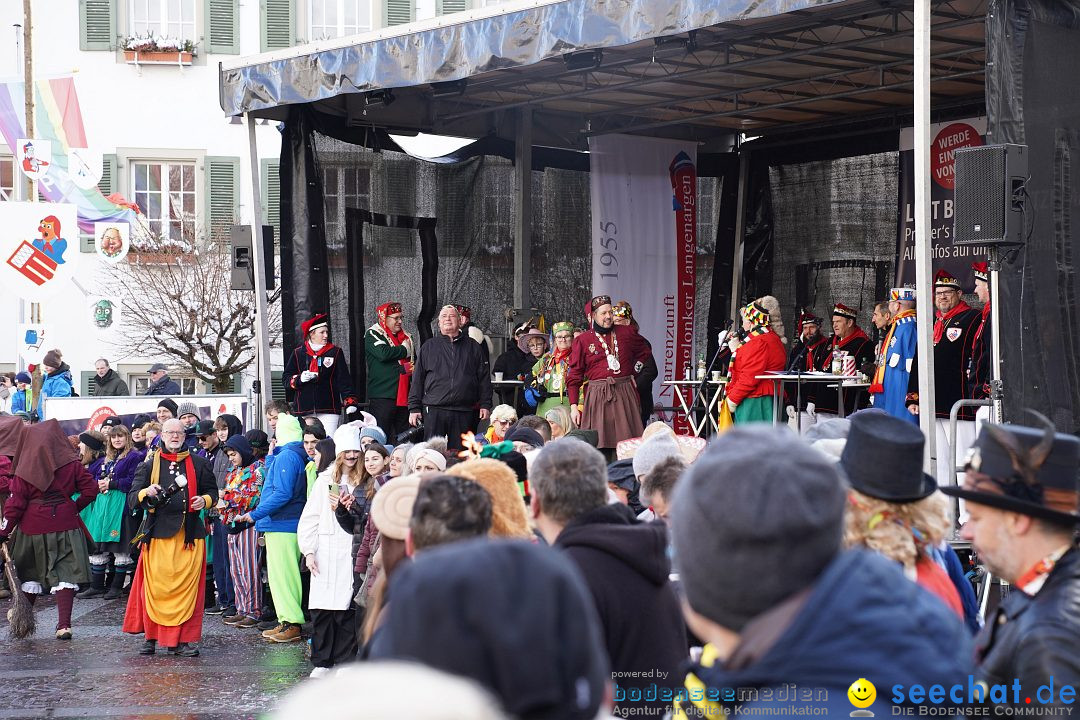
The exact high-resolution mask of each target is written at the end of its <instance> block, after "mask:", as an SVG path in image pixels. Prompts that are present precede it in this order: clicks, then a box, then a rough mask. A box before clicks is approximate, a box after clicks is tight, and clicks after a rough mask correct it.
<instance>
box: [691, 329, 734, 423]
mask: <svg viewBox="0 0 1080 720" xmlns="http://www.w3.org/2000/svg"><path fill="white" fill-rule="evenodd" d="M730 329H731V325H730V324H729V325H728V326H727V327H725V328H724V332H728V331H729V330H730ZM728 340H730V335H729V336H728V337H726V338H724V342H723V343H721V344H720V345H717V347H716V352H714V353H713V356H712V359H711V360H710V361H709V365H708V367H706V368H705V377H703V378H701V380H700V382H699V383H698V387H697V390H696V391H695V393H694V399H695V400H698V399H700V400H701V407H702V408H703V409H704V410H705V416H706V417H705V420H706V422H705V425H703V426H702V430H708V429H709V423H708V420H709V419H710V417H711V416H710V415H709V396H708V392H709V378H710V377H712V371H713V368H714V367H715V366H716V361H717V360H719V359H720V356H721V355H722V354H724V352H725V351H726V352H727V353H728V354H729V355H730V354H731V351H730V350H729V349H728V345H727V341H728ZM724 398H725V399H726V398H727V391H726V389H725V392H724ZM717 413H718V414H719V408H718V409H717ZM709 434H711V433H709Z"/></svg>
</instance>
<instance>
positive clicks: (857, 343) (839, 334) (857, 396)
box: [817, 303, 874, 420]
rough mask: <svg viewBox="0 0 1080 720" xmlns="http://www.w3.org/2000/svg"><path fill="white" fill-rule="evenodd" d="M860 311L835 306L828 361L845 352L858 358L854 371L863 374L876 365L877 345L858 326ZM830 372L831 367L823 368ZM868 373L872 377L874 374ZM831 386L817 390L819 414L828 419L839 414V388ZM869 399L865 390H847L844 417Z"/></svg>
mask: <svg viewBox="0 0 1080 720" xmlns="http://www.w3.org/2000/svg"><path fill="white" fill-rule="evenodd" d="M858 318H859V315H858V312H857V311H856V310H855V308H851V307H848V306H847V305H844V304H843V303H836V304H835V305H834V306H833V311H832V330H833V337H832V342H831V343H830V344H829V354H828V356H829V361H830V362H831V361H832V358H833V355H834V353H837V352H846V353H847V354H848V355H850V356H851V357H853V358H855V372H857V373H858V372H863V368H867V369H871V368H872V366H873V364H874V343H873V341H871V340H870V337H869V336H868V335H867V334H866V331H865V330H863V329H862V328H861V327H859V323H858ZM822 369H823V370H825V371H826V372H829V368H822ZM868 374H873V372H872V371H871V372H870V373H868ZM828 385H829V384H828V383H821V386H820V387H819V388H818V390H817V411H818V412H819V413H823V414H824V416H825V417H822V418H821V419H822V420H827V419H829V418H830V417H832V416H835V415H838V414H839V409H840V407H839V406H840V399H839V396H838V393H837V391H836V388H831V387H829V386H828ZM869 404H870V396H869V395H867V394H866V392H865V391H863V390H848V391H846V392H845V393H844V415H850V414H852V413H853V412H855V411H856V410H858V409H860V408H864V407H867V406H869Z"/></svg>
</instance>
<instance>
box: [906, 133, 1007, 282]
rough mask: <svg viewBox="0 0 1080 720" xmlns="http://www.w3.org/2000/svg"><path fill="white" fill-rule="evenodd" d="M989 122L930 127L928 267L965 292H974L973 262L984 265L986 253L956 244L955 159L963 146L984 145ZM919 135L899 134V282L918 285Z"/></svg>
mask: <svg viewBox="0 0 1080 720" xmlns="http://www.w3.org/2000/svg"><path fill="white" fill-rule="evenodd" d="M985 136H986V118H973V119H970V120H957V121H956V122H950V123H939V124H937V125H931V126H930V141H931V142H930V240H931V245H930V263H931V266H932V268H933V270H934V271H936V270H937V269H938V268H945V269H946V270H948V271H949V272H950V273H951V274H952V276H953V277H955V278H957V279H958V280H960V284H961V285H963V287H964V291H965V292H972V291H973V290H974V288H975V276H974V275H972V272H971V263H973V262H982V261H984V260H986V248H983V247H975V246H969V245H953V189H954V185H955V181H956V177H955V175H954V167H955V165H954V162H953V155H954V153H955V152H956V151H957V150H958V149H960V148H965V147H978V146H980V145H983V144H984V141H985ZM914 147H915V131H914V130H913V129H912V128H904V129H902V130H901V131H900V188H899V192H900V208H899V218H898V222H897V237H896V278H897V282H898V284H900V285H914V284H915V150H914Z"/></svg>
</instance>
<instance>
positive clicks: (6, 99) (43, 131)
mask: <svg viewBox="0 0 1080 720" xmlns="http://www.w3.org/2000/svg"><path fill="white" fill-rule="evenodd" d="M24 87H25V84H24V83H21V82H8V83H0V134H2V135H3V137H4V142H6V143H7V146H8V147H9V148H11V152H12V154H13V155H16V157H17V156H18V152H17V149H16V145H17V143H18V140H19V139H20V138H25V137H26V123H25V115H26V111H25V101H24V92H23V90H24ZM33 139H35V140H49V141H51V142H52V155H53V156H52V166H51V167H50V169H49V172H48V174H47V176H46V177H45V178H43V179H42V180H39V181H38V190H39V192H40V193H41V196H42V197H44V198H45V199H46V200H48V201H49V202H56V203H71V204H73V205H75V206H76V207H77V208H78V211H79V229H80V230H81V231H83V232H85V233H90V234H93V232H94V223H95V222H126V223H130V224H131V225H132V228H133V229H134V228H135V227H136V220H135V218H136V216H135V213H134V212H133V211H132V210H130V209H129V208H126V207H123V206H121V205H117V204H116V203H114V202H112V201H111V200H109V199H108V198H106V197H105V196H104V195H103V194H102V192H101V190H99V189H98V188H97V187H92V188H90V189H89V190H83V189H82V188H80V187H78V186H77V185H76V184H75V183H74V182H73V181H72V180H71V178H70V176H69V175H68V151H69V150H71V149H72V148H85V147H87V145H86V129H85V128H84V127H83V119H82V110H81V109H80V107H79V94H78V93H77V92H76V90H75V78H73V77H60V78H52V79H47V80H36V81H35V82H34V138H33ZM15 177H16V178H21V177H22V175H21V173H20V172H19V170H18V168H15Z"/></svg>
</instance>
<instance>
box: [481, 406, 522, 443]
mask: <svg viewBox="0 0 1080 720" xmlns="http://www.w3.org/2000/svg"><path fill="white" fill-rule="evenodd" d="M517 419H518V416H517V410H515V409H514V408H512V407H510V406H509V405H496V406H495V409H494V410H492V411H491V419H490V424H489V425H488V429H487V430H486V431H484V437H485V438H487V441H488V442H489V443H497V442H502V440H503V438H504V437H506V431H507V430H509V429H510V426H511V425H513V424H514V423H516V422H517Z"/></svg>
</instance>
